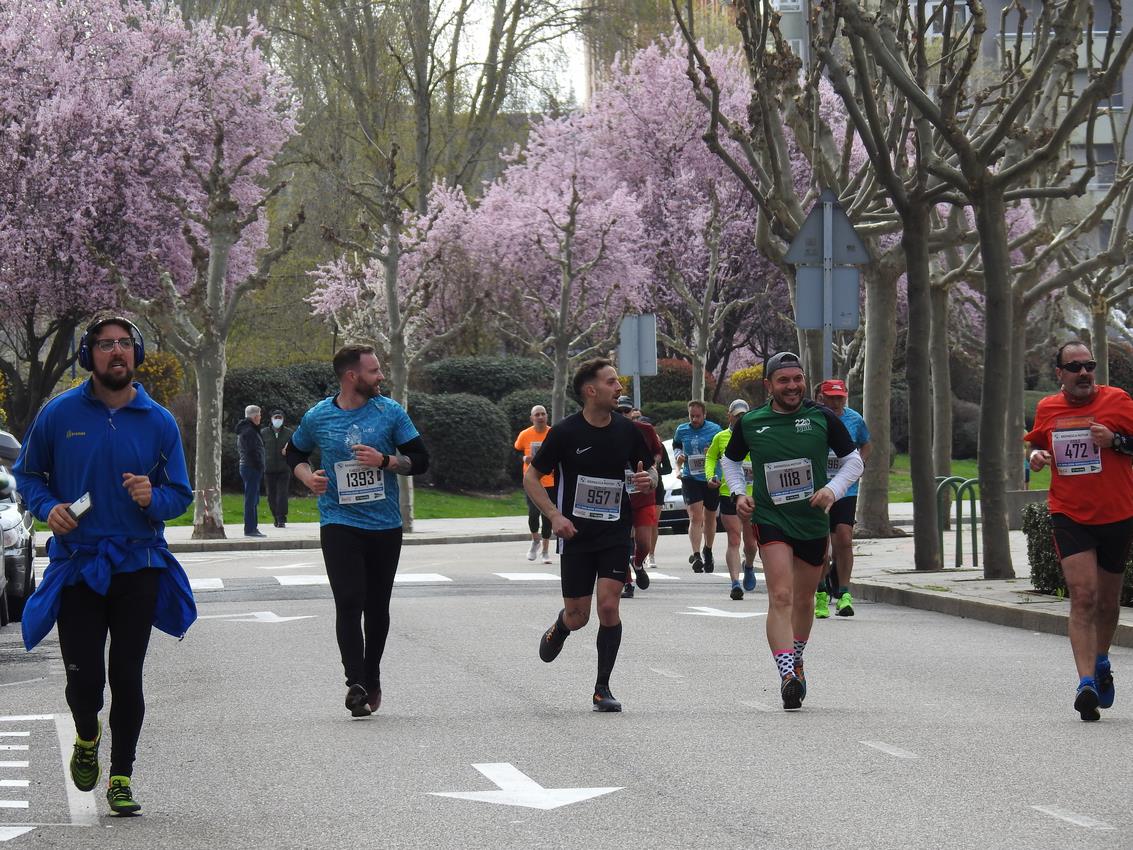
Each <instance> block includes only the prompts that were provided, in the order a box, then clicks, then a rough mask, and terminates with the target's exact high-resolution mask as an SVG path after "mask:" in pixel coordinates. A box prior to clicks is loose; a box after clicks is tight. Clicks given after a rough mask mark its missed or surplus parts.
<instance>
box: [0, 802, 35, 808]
mask: <svg viewBox="0 0 1133 850" xmlns="http://www.w3.org/2000/svg"><path fill="white" fill-rule="evenodd" d="M27 807H28V801H27V800H0V809H26V808H27Z"/></svg>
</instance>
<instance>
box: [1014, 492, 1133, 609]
mask: <svg viewBox="0 0 1133 850" xmlns="http://www.w3.org/2000/svg"><path fill="white" fill-rule="evenodd" d="M1023 534H1025V535H1026V537H1027V560H1028V561H1030V564H1031V585H1032V586H1033V587H1034V588H1035V590H1037V591H1039V592H1040V593H1050V594H1058V595H1066V594H1067V590H1066V581H1065V580H1064V579H1063V577H1062V567H1061V565H1060V564H1059V562H1058V554H1057V553H1056V552H1055V550H1054V537H1053V535H1052V534H1051V530H1050V512H1049V511H1048V509H1047V506H1046V504H1044V503H1042V502H1036V503H1034V504H1030V505H1024V506H1023ZM1131 565H1133V557H1131V558H1130V561H1129V563H1127V564H1126V565H1125V583H1124V585H1123V586H1122V588H1121V604H1122V605H1129V604H1131V603H1133V570H1131V569H1129V567H1130V566H1131Z"/></svg>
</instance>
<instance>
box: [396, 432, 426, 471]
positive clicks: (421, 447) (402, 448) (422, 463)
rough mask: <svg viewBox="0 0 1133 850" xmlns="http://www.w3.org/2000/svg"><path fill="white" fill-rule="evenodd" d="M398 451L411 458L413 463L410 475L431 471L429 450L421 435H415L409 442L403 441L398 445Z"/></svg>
mask: <svg viewBox="0 0 1133 850" xmlns="http://www.w3.org/2000/svg"><path fill="white" fill-rule="evenodd" d="M397 451H398V454H403V455H405V456H406V457H407V458H409V460H410V462H411V463H412V464H413V466H412V467H411V471H410V473H409V474H410V475H421V474H422V473H424V472H428V471H429V450H428V449H427V448H425V441H424V440H422V439H421V438H420V437H414V438H413V439H412V440H410V441H409V442H408V443H402V444H401V445H399V446H398V447H397Z"/></svg>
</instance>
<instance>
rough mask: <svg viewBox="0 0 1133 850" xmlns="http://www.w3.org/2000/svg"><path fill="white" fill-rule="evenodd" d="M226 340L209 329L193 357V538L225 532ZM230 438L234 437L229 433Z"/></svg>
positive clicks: (217, 537)
mask: <svg viewBox="0 0 1133 850" xmlns="http://www.w3.org/2000/svg"><path fill="white" fill-rule="evenodd" d="M225 348H226V343H225V340H224V339H223V338H222V337H221V336H220V335H219V334H217V332H216V330H215V329H211V328H210V329H209V330H208V331H207V332H206V333H205V335H204V336H203V337H202V338H201V342H200V344H199V346H198V347H197V349H196V351H195V352H194V356H193V358H192V362H193V371H194V372H196V375H197V434H196V445H197V448H196V460H195V462H194V464H193V496H194V498H195V500H196V501H195V502H194V507H193V539H194V540H220V539H224V538H225V537H226V536H227V535H226V534H225V533H224V508H223V505H222V503H221V498H220V447H221V445H222V444H223V441H224V439H225V434H224V433H223V423H222V422H221V411H222V410H223V408H224V375H225V372H226V371H227V369H228V365H227V361H226V359H225ZM228 438H229V439H235V438H234V437H232V435H228Z"/></svg>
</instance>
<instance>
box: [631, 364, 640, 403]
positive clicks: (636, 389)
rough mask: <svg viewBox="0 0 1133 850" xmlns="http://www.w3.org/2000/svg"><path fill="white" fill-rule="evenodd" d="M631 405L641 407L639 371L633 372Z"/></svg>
mask: <svg viewBox="0 0 1133 850" xmlns="http://www.w3.org/2000/svg"><path fill="white" fill-rule="evenodd" d="M633 406H634V407H636V408H638V409H640V408H641V373H639V372H634V373H633Z"/></svg>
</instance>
